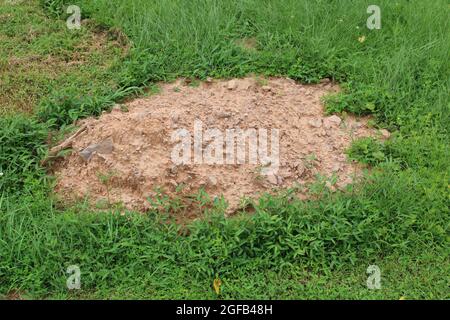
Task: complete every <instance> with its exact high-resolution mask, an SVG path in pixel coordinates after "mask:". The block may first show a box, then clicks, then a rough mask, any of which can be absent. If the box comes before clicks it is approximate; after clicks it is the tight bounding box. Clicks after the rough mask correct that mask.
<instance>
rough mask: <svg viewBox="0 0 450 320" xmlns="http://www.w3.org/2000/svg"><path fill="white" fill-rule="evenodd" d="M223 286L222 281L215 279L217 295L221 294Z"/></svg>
mask: <svg viewBox="0 0 450 320" xmlns="http://www.w3.org/2000/svg"><path fill="white" fill-rule="evenodd" d="M221 285H222V281H221V280H220V279H219V278H216V279H214V282H213V288H214V291H215V292H216V294H217V295H219V294H220V286H221Z"/></svg>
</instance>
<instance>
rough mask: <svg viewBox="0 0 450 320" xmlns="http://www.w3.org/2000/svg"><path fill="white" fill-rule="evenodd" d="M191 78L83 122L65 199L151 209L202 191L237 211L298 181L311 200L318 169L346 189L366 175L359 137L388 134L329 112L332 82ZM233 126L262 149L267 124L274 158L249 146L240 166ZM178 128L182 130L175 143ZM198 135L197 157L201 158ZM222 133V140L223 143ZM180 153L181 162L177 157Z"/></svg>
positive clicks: (58, 171) (61, 186) (63, 188)
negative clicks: (326, 102)
mask: <svg viewBox="0 0 450 320" xmlns="http://www.w3.org/2000/svg"><path fill="white" fill-rule="evenodd" d="M194 84H195V85H194ZM194 84H193V83H188V82H187V81H186V80H178V81H176V82H174V83H169V84H167V83H166V84H161V85H160V92H159V93H158V94H154V95H151V96H149V97H146V98H142V99H137V100H134V101H132V102H129V103H127V104H124V105H116V106H115V107H114V108H113V110H112V111H111V112H108V113H103V114H102V115H101V116H100V117H99V118H88V119H84V120H82V121H80V122H79V123H78V124H79V125H80V126H81V127H82V128H83V130H81V131H80V133H79V134H77V136H76V138H75V139H73V141H71V147H72V150H73V151H72V153H71V154H70V155H69V156H66V157H65V158H64V159H62V160H60V161H58V162H57V163H56V164H55V165H54V172H55V175H56V177H57V185H56V191H57V193H58V194H59V195H61V196H62V197H63V198H65V199H72V200H77V199H88V201H89V202H90V203H91V204H92V205H94V206H97V207H100V205H99V204H101V203H108V204H120V205H121V206H122V207H124V208H127V209H131V210H139V211H146V210H149V209H150V208H151V206H152V204H151V203H150V201H149V200H148V199H155V197H158V195H161V192H162V193H163V194H164V195H165V196H167V197H169V198H170V197H179V198H180V199H182V198H183V197H190V196H192V195H195V194H198V193H199V192H200V191H201V190H204V191H205V192H206V193H207V194H209V196H210V197H211V199H214V198H215V197H217V198H221V197H222V196H223V199H225V200H226V202H227V203H228V209H227V213H228V214H232V213H233V212H235V211H236V210H237V209H239V208H240V205H241V204H242V199H243V198H250V199H257V198H258V197H259V196H261V195H262V194H263V193H272V192H277V191H278V190H283V189H286V188H291V187H296V190H297V191H296V192H297V195H298V196H299V197H300V198H306V197H307V194H308V188H307V186H308V185H309V184H310V183H311V182H314V181H315V180H316V179H317V176H318V175H320V176H322V177H326V178H328V179H330V180H334V181H335V183H334V184H333V185H332V186H331V188H335V189H339V188H344V187H345V186H346V185H348V184H350V183H352V181H353V179H355V177H357V176H358V174H360V172H361V170H360V168H359V167H358V165H357V164H355V163H352V162H351V161H348V160H347V158H346V155H345V150H346V149H347V148H348V147H349V146H350V144H351V142H352V140H354V139H357V138H361V137H367V136H374V137H378V138H381V139H383V138H387V137H388V136H389V132H387V131H385V130H382V131H381V132H380V131H378V130H376V129H373V128H370V127H369V126H368V125H367V122H368V120H369V119H368V118H367V117H365V118H356V117H353V116H350V115H347V116H345V119H344V118H341V117H339V116H337V115H326V114H325V112H324V107H323V104H322V103H321V98H322V97H323V96H324V95H326V94H329V93H333V92H337V91H339V88H338V86H337V85H336V84H334V83H332V82H331V81H328V80H324V81H322V82H321V83H320V84H318V85H301V84H297V83H296V82H295V81H293V80H291V79H285V78H273V79H260V78H256V77H248V78H243V79H234V80H228V81H213V80H210V79H208V81H206V82H202V83H194ZM196 123H197V128H194V127H195V124H196ZM199 123H200V124H201V126H200V129H199V127H198V124H199ZM230 129H231V130H242V131H244V132H245V131H246V130H247V131H246V132H256V133H257V134H259V137H257V138H258V139H259V140H258V143H257V146H258V148H259V147H261V146H264V141H262V140H263V139H262V138H261V134H260V133H261V131H260V130H261V129H263V130H266V132H267V137H264V140H265V139H267V144H266V145H265V147H266V149H267V150H268V151H267V153H268V159H271V160H270V161H265V162H264V161H262V160H261V159H259V158H258V159H257V160H261V161H257V162H256V163H255V162H254V161H253V162H252V161H250V160H249V158H250V152H251V151H250V150H251V149H250V148H251V147H249V144H246V145H245V154H246V158H245V161H242V160H243V159H241V161H240V163H238V162H237V161H236V158H237V155H236V154H237V151H236V149H227V148H226V147H225V146H224V144H225V140H226V139H225V135H226V132H228V131H227V130H230ZM252 129H253V131H249V130H252ZM195 130H197V132H195ZM208 130H209V131H210V132H209V134H208V133H207V131H208ZM275 130H277V132H278V136H277V137H276V138H277V141H275V142H274V141H272V140H271V136H272V135H271V133H273V132H275ZM242 131H241V132H242ZM177 132H178V133H180V132H181V133H183V132H184V136H183V135H181V136H178V140H177V139H175V140H174V136H175V137H176V136H177V135H176V134H175V133H177ZM211 132H213V133H215V135H214V134H211ZM199 133H200V134H202V139H201V142H200V145H199V144H197V151H198V148H200V156H199V157H200V158H197V159H194V157H195V153H196V152H197V151H196V149H195V146H194V141H195V135H196V134H199ZM221 133H223V136H222V138H221V139H222V140H220V139H216V138H217V136H218V135H219V136H220V134H221ZM260 138H261V139H260ZM246 141H247V142H248V141H251V140H250V139H248V140H246ZM276 142H278V148H277V150H275V148H274V146H276ZM220 146H224V148H223V149H220V148H219V147H220ZM183 148H184V149H183ZM233 148H234V147H233ZM174 150H177V152H175V154H176V155H177V156H180V155H181V156H180V157H178V158H179V159H184V162H183V161H182V162H181V163H180V161H174ZM180 150H181V151H183V150H184V151H185V154H184V155H182V154H181V153H180ZM202 151H203V152H205V151H207V152H209V155H210V156H211V157H212V159H213V160H212V162H211V161H208V160H206V161H205V159H204V158H201V156H202V153H201V152H202ZM253 151H254V150H253ZM275 151H277V152H275ZM271 152H272V154H271ZM230 153H231V155H230ZM233 154H234V157H235V161H229V163H227V161H226V160H224V161H222V163H220V161H219V160H220V159H228V158H227V156H228V157H230V158H229V159H231V160H232V159H233V158H232V156H233ZM197 155H198V154H197ZM270 155H272V156H273V157H270ZM203 156H204V157H205V158H206V156H205V154H204V153H203ZM183 157H184V158H183ZM211 157H210V158H211ZM199 160H200V161H199ZM202 160H203V161H202ZM263 160H264V159H263ZM266 160H267V157H266ZM274 160H277V161H276V162H277V166H276V167H274V166H273V164H274ZM266 169H267V170H266ZM332 178H333V179H332ZM298 186H305V187H304V188H298ZM191 214H192V216H193V217H194V216H195V215H196V214H198V213H195V212H192V213H191Z"/></svg>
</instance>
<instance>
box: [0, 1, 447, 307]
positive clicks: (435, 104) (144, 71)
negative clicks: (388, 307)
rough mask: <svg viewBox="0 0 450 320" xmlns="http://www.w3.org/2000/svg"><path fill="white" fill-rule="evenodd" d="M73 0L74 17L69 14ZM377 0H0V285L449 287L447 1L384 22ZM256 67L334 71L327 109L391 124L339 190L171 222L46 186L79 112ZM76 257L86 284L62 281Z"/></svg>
mask: <svg viewBox="0 0 450 320" xmlns="http://www.w3.org/2000/svg"><path fill="white" fill-rule="evenodd" d="M69 4H70V5H78V6H79V7H80V8H81V15H82V18H83V20H82V24H81V29H80V30H69V29H68V28H67V27H66V18H67V17H68V14H66V13H65V10H64V9H65V8H66V5H69ZM371 4H375V3H373V1H365V0H353V1H325V0H312V1H311V0H240V1H238V0H232V1H223V0H209V1H205V0H165V1H146V0H96V1H91V0H73V1H72V0H71V1H65V0H40V1H37V0H29V1H9V0H0V297H5V298H9V297H12V296H20V297H22V298H38V299H78V298H81V299H85V298H95V299H110V298H112V299H115V298H117V299H120V298H130V299H131V298H137V299H159V298H166V299H175V298H180V299H181V298H182V299H184V298H190V299H235V298H240V299H336V298H340V299H400V298H405V299H448V298H450V294H449V290H448V288H449V284H450V277H449V274H450V259H449V240H450V236H449V226H450V225H449V222H450V219H449V217H450V215H449V213H450V210H449V205H450V193H449V191H450V181H449V174H450V161H449V158H450V154H449V140H450V139H449V123H450V100H449V97H450V59H449V57H450V19H449V17H450V6H449V4H448V1H445V0H433V1H420V0H411V1H407V0H397V1H391V0H378V1H377V3H376V4H377V5H378V6H379V7H380V8H381V19H382V20H381V21H382V25H381V29H379V30H369V29H368V28H367V27H366V20H367V18H368V17H369V15H370V14H368V13H367V12H366V10H367V7H368V6H369V5H371ZM251 73H254V74H259V75H263V76H288V77H290V78H292V79H295V80H296V81H299V82H302V83H316V82H318V81H320V79H323V78H326V77H328V78H332V79H334V80H335V81H337V82H339V83H340V84H341V86H342V88H343V90H342V92H340V93H339V94H337V95H333V96H328V97H327V99H326V107H327V110H328V111H329V112H330V113H347V112H351V113H355V114H359V115H363V114H372V115H373V116H374V119H375V124H374V125H375V126H377V127H379V128H387V129H389V130H390V131H391V132H393V135H392V137H391V139H389V140H388V141H386V142H384V143H379V142H375V141H374V140H370V139H364V140H360V141H356V142H355V143H354V144H353V146H352V147H351V148H350V150H349V155H350V157H352V158H353V159H356V160H358V161H361V162H362V163H364V164H365V165H366V166H367V167H368V168H371V170H370V173H367V174H366V175H365V177H364V179H363V180H362V181H361V182H358V183H357V184H355V185H352V186H349V187H348V188H347V190H346V191H342V192H331V191H329V190H328V189H327V188H326V187H325V186H323V185H320V183H318V184H317V186H316V188H314V192H315V193H316V196H315V197H314V198H315V200H308V201H300V200H293V199H291V197H289V195H288V194H287V195H280V196H276V197H275V196H268V195H267V196H264V197H263V198H261V199H260V200H259V203H258V204H257V205H256V206H255V214H253V215H251V216H249V215H245V214H242V215H237V216H236V217H233V218H229V219H225V218H224V217H223V215H222V212H221V211H220V210H219V209H215V208H213V209H211V210H206V212H205V219H203V220H200V221H196V222H193V223H192V224H190V225H188V226H183V227H181V226H178V225H176V224H174V223H167V221H166V220H165V217H164V213H162V212H155V211H150V212H148V213H147V214H140V213H134V212H127V213H126V214H125V215H121V214H120V213H119V212H115V211H114V210H111V212H107V213H105V212H104V213H95V212H92V210H91V209H89V207H88V206H87V205H86V204H84V203H78V204H71V205H68V204H66V203H62V202H61V201H59V200H58V198H57V197H55V195H54V192H53V191H52V185H53V182H54V179H53V178H52V176H51V175H49V174H48V173H47V172H46V170H45V168H43V167H42V166H41V165H40V161H41V160H42V159H43V158H44V157H45V156H46V154H47V152H48V146H49V144H52V143H54V142H55V140H57V139H59V138H61V136H62V135H63V134H64V133H67V132H69V131H71V130H73V129H74V126H73V123H74V121H75V120H77V119H81V118H83V117H86V116H90V115H99V114H101V112H102V111H104V110H108V109H110V108H111V106H112V105H113V104H114V103H115V102H120V101H121V100H123V99H125V98H130V97H131V96H134V95H137V94H144V93H145V92H149V93H151V92H153V91H155V90H151V89H152V86H154V85H155V83H156V82H157V81H170V80H173V79H176V78H178V77H186V78H192V79H199V80H205V79H206V78H208V77H212V78H231V77H242V76H245V75H248V74H251ZM149 88H150V90H149ZM368 172H369V170H368ZM167 205H168V206H170V203H167ZM186 230H188V232H186ZM71 265H77V266H79V267H80V270H81V289H80V290H73V291H69V290H68V289H67V287H66V280H67V278H68V276H69V275H68V274H67V273H66V270H67V268H68V267H69V266H71ZM369 265H377V266H378V267H379V268H380V272H381V288H380V289H378V290H371V289H368V287H367V285H366V280H367V277H368V276H369V274H367V273H366V270H367V268H368V266H369ZM217 278H219V279H220V280H221V282H222V286H221V288H220V293H219V294H217V293H216V291H215V290H214V288H213V281H214V279H217Z"/></svg>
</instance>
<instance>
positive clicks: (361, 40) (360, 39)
mask: <svg viewBox="0 0 450 320" xmlns="http://www.w3.org/2000/svg"><path fill="white" fill-rule="evenodd" d="M358 41H359V42H361V43H363V42H364V41H366V36H361V37H359V38H358Z"/></svg>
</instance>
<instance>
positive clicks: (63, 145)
mask: <svg viewBox="0 0 450 320" xmlns="http://www.w3.org/2000/svg"><path fill="white" fill-rule="evenodd" d="M86 129H87V125H83V126H82V127H81V128H80V129H78V130H77V132H75V133H74V134H73V135H71V136H70V137H69V138H67V139H66V140H64V141H63V142H62V143H60V144H58V145H57V146H55V147H53V148H51V149H50V151H49V152H48V155H47V157H46V158H45V159H43V160H42V161H41V165H43V166H44V165H45V164H47V162H48V161H49V160H50V159H52V158H54V157H56V156H57V155H58V153H59V152H60V151H61V150H64V149H67V148H70V147H71V146H72V142H73V140H75V138H76V137H78V136H79V135H80V134H81V133H83V132H84V131H85V130H86Z"/></svg>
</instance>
